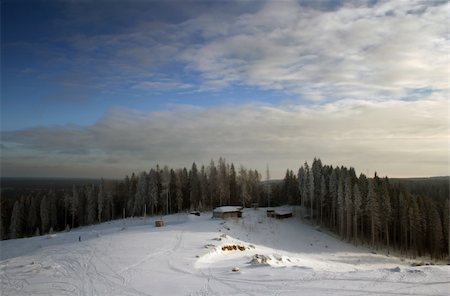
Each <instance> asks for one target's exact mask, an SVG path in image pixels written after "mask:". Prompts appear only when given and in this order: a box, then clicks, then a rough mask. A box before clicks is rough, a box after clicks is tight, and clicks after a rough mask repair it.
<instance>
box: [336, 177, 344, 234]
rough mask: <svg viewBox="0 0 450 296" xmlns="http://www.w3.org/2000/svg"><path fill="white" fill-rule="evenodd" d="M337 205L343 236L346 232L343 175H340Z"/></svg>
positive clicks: (340, 232)
mask: <svg viewBox="0 0 450 296" xmlns="http://www.w3.org/2000/svg"><path fill="white" fill-rule="evenodd" d="M337 206H338V225H339V234H340V235H341V236H342V237H343V236H344V232H345V223H344V220H345V215H344V214H345V191H344V180H343V176H342V174H341V176H340V177H339V182H338V190H337Z"/></svg>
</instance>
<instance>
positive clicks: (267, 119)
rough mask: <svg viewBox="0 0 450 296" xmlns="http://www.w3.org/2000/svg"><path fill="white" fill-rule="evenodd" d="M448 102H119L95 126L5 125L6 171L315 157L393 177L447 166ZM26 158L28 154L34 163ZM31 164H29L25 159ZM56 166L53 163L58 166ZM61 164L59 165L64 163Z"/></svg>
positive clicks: (276, 166)
mask: <svg viewBox="0 0 450 296" xmlns="http://www.w3.org/2000/svg"><path fill="white" fill-rule="evenodd" d="M447 118H448V111H447V102H446V100H445V99H444V98H442V97H441V98H439V97H438V98H436V97H431V98H429V99H427V100H422V101H410V102H407V101H394V100H391V101H385V102H367V101H355V100H343V101H340V102H335V103H327V104H325V105H321V106H310V107H304V106H298V105H296V106H283V107H276V106H270V105H261V104H247V105H241V106H221V107H211V108H198V107H190V106H178V107H176V108H174V109H172V110H170V111H161V112H150V113H145V112H140V111H137V110H131V109H122V108H116V109H112V110H110V112H109V113H108V114H106V115H105V116H104V117H103V118H102V119H100V120H99V121H98V122H97V123H95V124H93V125H90V126H85V127H81V126H59V127H41V128H33V129H25V130H20V131H12V132H3V133H2V141H3V144H4V146H5V148H11V147H14V149H4V151H3V153H2V159H3V160H2V163H3V167H2V171H3V172H2V174H3V175H14V174H21V175H27V172H29V174H33V175H35V173H33V172H34V171H33V170H30V168H29V167H33V166H35V167H36V174H37V172H40V173H39V174H38V175H40V174H42V172H45V173H44V174H46V175H55V174H58V175H64V176H77V174H79V173H82V175H86V176H87V175H89V176H97V177H98V176H108V177H118V176H122V175H125V174H127V173H130V172H131V171H134V170H147V169H148V168H149V167H150V166H154V165H156V163H159V164H168V165H171V166H189V165H190V164H191V162H192V161H196V162H201V163H205V164H207V163H208V162H209V159H211V158H216V157H219V156H224V157H226V158H227V159H228V160H230V161H234V162H236V163H242V164H244V165H246V166H250V167H255V168H258V169H260V170H261V171H263V170H264V167H265V164H266V163H269V164H270V165H271V168H272V170H273V175H274V176H276V177H281V176H282V174H283V172H284V170H285V169H286V168H287V167H290V168H297V167H298V166H299V164H300V163H301V162H302V161H304V160H310V159H312V158H313V157H315V156H318V157H321V158H322V159H323V160H324V161H325V162H327V163H332V164H335V165H339V164H345V165H354V166H355V167H356V168H357V169H359V171H362V172H366V170H369V173H373V172H374V170H379V172H380V173H381V174H388V175H390V176H423V175H440V174H442V175H443V174H446V173H447V154H448V150H447V140H448V127H447ZM24 159H26V162H25V163H26V164H27V166H25V163H24ZM22 165H23V166H22ZM52 168H53V169H52ZM56 168H57V169H56Z"/></svg>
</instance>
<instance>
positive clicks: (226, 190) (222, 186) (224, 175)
mask: <svg viewBox="0 0 450 296" xmlns="http://www.w3.org/2000/svg"><path fill="white" fill-rule="evenodd" d="M218 171H219V172H218V173H219V174H218V189H219V204H220V205H224V204H229V203H230V185H229V177H228V171H227V166H226V161H225V159H224V158H222V157H220V158H219V170H218Z"/></svg>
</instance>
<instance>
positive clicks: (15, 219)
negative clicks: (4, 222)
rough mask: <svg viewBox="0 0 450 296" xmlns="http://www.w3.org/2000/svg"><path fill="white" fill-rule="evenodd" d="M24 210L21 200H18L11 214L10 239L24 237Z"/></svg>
mask: <svg viewBox="0 0 450 296" xmlns="http://www.w3.org/2000/svg"><path fill="white" fill-rule="evenodd" d="M21 213H22V209H21V205H20V200H16V201H15V203H14V206H13V210H12V213H11V223H10V224H9V238H18V237H21V236H22V230H23V229H22V227H23V225H22V217H21Z"/></svg>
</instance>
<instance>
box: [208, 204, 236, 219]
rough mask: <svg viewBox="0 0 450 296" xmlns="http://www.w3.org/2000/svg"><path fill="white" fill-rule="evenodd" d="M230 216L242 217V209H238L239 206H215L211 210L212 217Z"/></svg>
mask: <svg viewBox="0 0 450 296" xmlns="http://www.w3.org/2000/svg"><path fill="white" fill-rule="evenodd" d="M231 217H236V218H240V217H242V211H241V210H240V209H239V207H234V206H223V207H217V208H215V209H214V210H213V218H221V219H225V218H231Z"/></svg>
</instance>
